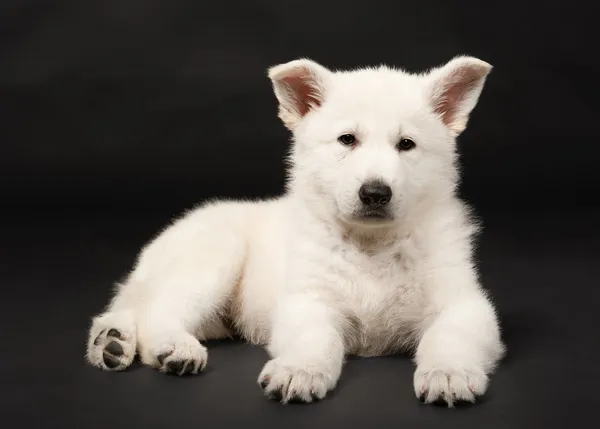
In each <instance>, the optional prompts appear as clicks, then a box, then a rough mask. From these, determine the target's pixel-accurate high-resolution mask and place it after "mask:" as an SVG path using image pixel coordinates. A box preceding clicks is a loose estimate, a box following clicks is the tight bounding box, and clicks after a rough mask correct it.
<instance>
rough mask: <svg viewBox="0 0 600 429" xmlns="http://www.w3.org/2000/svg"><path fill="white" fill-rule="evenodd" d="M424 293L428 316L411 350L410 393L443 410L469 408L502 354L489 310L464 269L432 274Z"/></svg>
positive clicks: (497, 332) (480, 292) (498, 334)
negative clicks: (441, 405)
mask: <svg viewBox="0 0 600 429" xmlns="http://www.w3.org/2000/svg"><path fill="white" fill-rule="evenodd" d="M425 290H426V293H427V295H428V298H429V300H430V302H429V305H430V310H431V313H430V314H431V315H430V316H429V317H430V320H429V321H427V325H426V328H425V330H424V332H423V335H422V337H421V339H420V342H419V344H418V347H417V350H416V355H415V361H416V364H417V369H416V371H415V374H414V388H415V393H416V395H417V396H418V397H419V398H421V399H422V400H423V401H424V402H425V403H432V402H437V401H443V402H446V403H447V404H448V406H449V407H452V406H453V405H454V403H455V402H461V401H467V402H475V399H476V397H477V396H479V395H483V394H484V393H485V391H486V389H487V386H488V376H489V375H490V374H491V373H492V371H493V370H494V369H495V367H496V364H497V362H498V361H499V360H500V359H501V358H502V355H503V354H504V346H503V344H502V341H501V339H500V329H499V325H498V321H497V317H496V313H495V310H494V308H493V306H492V304H491V302H490V301H489V300H488V299H487V297H486V296H485V294H484V293H483V291H482V290H481V289H480V287H479V286H478V284H477V282H476V279H475V275H474V272H473V270H472V269H471V268H470V266H469V265H468V264H465V265H464V266H462V267H460V266H459V267H452V268H442V269H436V270H435V272H434V274H432V275H431V276H430V277H429V278H428V280H427V283H426V285H425Z"/></svg>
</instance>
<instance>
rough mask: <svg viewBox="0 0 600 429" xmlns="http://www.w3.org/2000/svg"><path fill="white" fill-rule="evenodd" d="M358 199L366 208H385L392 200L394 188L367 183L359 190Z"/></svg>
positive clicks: (377, 183)
mask: <svg viewBox="0 0 600 429" xmlns="http://www.w3.org/2000/svg"><path fill="white" fill-rule="evenodd" d="M358 197H359V198H360V200H361V201H362V203H363V204H364V205H366V206H369V207H372V208H376V207H381V206H385V205H386V204H387V203H389V202H390V200H391V199H392V188H390V187H389V186H388V185H386V184H385V183H382V182H367V183H364V184H363V185H362V186H361V187H360V189H359V190H358Z"/></svg>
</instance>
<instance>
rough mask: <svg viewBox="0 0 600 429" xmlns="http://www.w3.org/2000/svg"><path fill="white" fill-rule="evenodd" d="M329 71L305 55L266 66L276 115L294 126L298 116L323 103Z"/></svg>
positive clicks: (293, 127) (298, 120)
mask: <svg viewBox="0 0 600 429" xmlns="http://www.w3.org/2000/svg"><path fill="white" fill-rule="evenodd" d="M331 74H332V73H331V71H329V70H328V69H326V68H325V67H323V66H321V65H320V64H317V63H316V62H314V61H311V60H308V59H298V60H294V61H290V62H288V63H285V64H280V65H277V66H273V67H271V68H270V69H269V79H271V82H272V83H273V90H274V92H275V96H276V97H277V100H278V101H279V118H280V119H281V120H282V121H283V123H284V124H285V126H286V127H287V128H288V129H290V130H292V131H293V130H294V129H295V128H296V127H297V126H298V123H299V122H300V120H301V119H302V118H303V117H304V116H305V115H306V114H307V113H308V112H309V111H311V110H313V109H315V108H317V107H319V106H320V105H321V104H322V103H323V97H324V96H325V91H326V88H327V86H328V84H329V79H330V78H331Z"/></svg>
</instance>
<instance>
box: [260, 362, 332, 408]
mask: <svg viewBox="0 0 600 429" xmlns="http://www.w3.org/2000/svg"><path fill="white" fill-rule="evenodd" d="M336 381H337V380H336V379H334V377H332V376H331V375H330V374H329V373H328V371H327V370H324V369H323V368H320V367H319V366H318V365H310V364H304V365H302V364H298V363H292V362H287V361H285V360H282V359H273V360H270V361H269V362H267V364H266V365H265V366H264V368H263V370H262V371H261V373H260V375H259V377H258V383H259V384H260V386H261V387H262V388H263V389H264V392H265V394H266V395H267V396H268V397H269V398H270V399H275V400H279V401H281V402H282V403H284V404H285V403H288V402H305V403H310V402H313V401H315V400H320V399H323V398H324V397H325V395H326V394H327V392H328V391H330V390H332V389H333V388H334V387H335V384H336Z"/></svg>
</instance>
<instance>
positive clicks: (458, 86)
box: [427, 56, 492, 137]
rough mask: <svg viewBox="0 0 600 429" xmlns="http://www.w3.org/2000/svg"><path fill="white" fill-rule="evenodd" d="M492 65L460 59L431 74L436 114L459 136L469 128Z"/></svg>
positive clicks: (461, 57) (453, 60) (430, 82)
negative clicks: (469, 122)
mask: <svg viewBox="0 0 600 429" xmlns="http://www.w3.org/2000/svg"><path fill="white" fill-rule="evenodd" d="M491 70H492V66H491V65H490V64H488V63H486V62H485V61H482V60H480V59H477V58H473V57H466V56H460V57H456V58H454V59H452V60H450V61H449V62H448V63H447V64H446V65H444V66H442V67H439V68H436V69H434V70H432V71H431V72H430V73H429V75H428V87H427V90H428V96H429V97H430V100H431V105H432V108H433V110H434V111H435V113H437V114H438V115H440V118H441V119H442V122H444V124H445V125H446V126H447V127H448V128H449V129H450V131H451V132H452V134H453V135H454V136H455V137H456V136H458V135H459V134H460V133H462V132H463V131H464V130H465V128H466V127H467V122H468V120H469V115H470V113H471V111H472V110H473V108H474V107H475V106H476V105H477V101H478V100H479V96H480V95H481V91H482V90H483V85H484V83H485V80H486V78H487V76H488V74H489V73H490V71H491Z"/></svg>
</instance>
